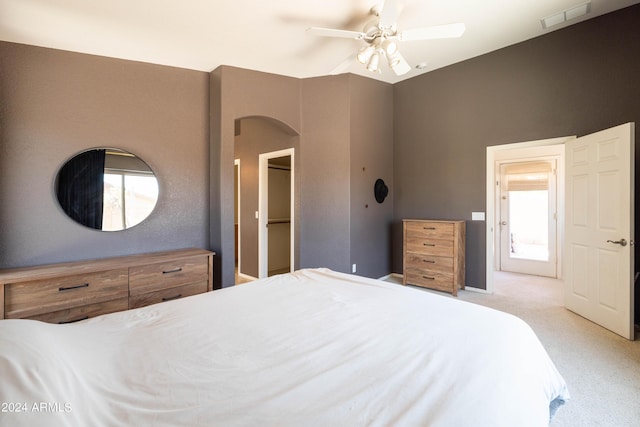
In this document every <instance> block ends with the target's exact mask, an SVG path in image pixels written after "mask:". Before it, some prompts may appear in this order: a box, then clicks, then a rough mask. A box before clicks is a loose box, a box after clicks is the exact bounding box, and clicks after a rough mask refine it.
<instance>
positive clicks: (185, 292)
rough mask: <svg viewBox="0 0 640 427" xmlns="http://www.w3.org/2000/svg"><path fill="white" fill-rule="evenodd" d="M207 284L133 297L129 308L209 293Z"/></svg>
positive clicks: (190, 285)
mask: <svg viewBox="0 0 640 427" xmlns="http://www.w3.org/2000/svg"><path fill="white" fill-rule="evenodd" d="M207 284H208V282H207V281H204V282H197V283H191V284H189V285H182V286H176V287H173V288H168V289H162V290H160V291H155V292H148V293H146V294H141V295H136V296H132V297H131V298H130V301H129V308H139V307H144V306H147V305H151V304H156V303H159V302H166V301H171V300H174V299H179V298H184V297H188V296H191V295H197V294H201V293H204V292H207Z"/></svg>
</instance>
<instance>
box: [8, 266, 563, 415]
mask: <svg viewBox="0 0 640 427" xmlns="http://www.w3.org/2000/svg"><path fill="white" fill-rule="evenodd" d="M0 372H1V375H2V379H1V381H2V384H1V387H0V402H2V405H3V407H2V410H3V412H2V413H0V425H3V426H4V425H6V426H57V425H64V426H66V425H68V426H197V425H208V426H225V427H226V426H305V427H307V426H456V427H458V426H475V427H481V426H492V427H497V426H509V427H513V426H543V425H548V423H549V419H550V416H551V415H552V413H553V412H554V410H555V408H557V407H558V406H559V405H561V404H562V403H563V402H564V401H565V400H566V399H568V397H569V396H568V392H567V388H566V384H565V382H564V380H563V379H562V377H561V376H560V375H559V374H558V372H557V370H556V368H555V366H554V365H553V363H552V362H551V360H550V359H549V357H548V355H547V353H546V352H545V350H544V348H543V347H542V345H541V344H540V342H539V340H538V339H537V337H536V336H535V334H534V333H533V332H532V330H531V329H530V328H529V326H527V325H526V324H525V323H524V322H523V321H521V320H520V319H518V318H516V317H514V316H511V315H509V314H505V313H502V312H499V311H495V310H491V309H488V308H485V307H481V306H478V305H474V304H470V303H465V302H462V301H459V300H456V299H452V298H447V297H444V296H440V295H434V294H431V293H428V292H424V291H420V290H416V289H412V288H407V287H403V286H401V285H394V284H390V283H386V282H382V281H378V280H371V279H365V278H361V277H358V276H353V275H346V274H341V273H335V272H332V271H330V270H327V269H308V270H301V271H298V272H296V273H291V274H286V275H281V276H274V277H271V278H269V279H265V280H260V281H257V282H253V283H249V284H245V285H241V286H236V287H233V288H227V289H223V290H219V291H214V292H210V293H207V294H202V295H198V296H193V297H188V298H184V299H182V300H177V301H172V302H167V303H162V304H156V305H152V306H149V307H145V308H141V309H136V310H130V311H126V312H120V313H113V314H109V315H104V316H100V317H96V318H94V319H90V320H87V321H84V322H80V323H75V324H69V325H53V324H48V323H42V322H38V321H32V320H2V321H0Z"/></svg>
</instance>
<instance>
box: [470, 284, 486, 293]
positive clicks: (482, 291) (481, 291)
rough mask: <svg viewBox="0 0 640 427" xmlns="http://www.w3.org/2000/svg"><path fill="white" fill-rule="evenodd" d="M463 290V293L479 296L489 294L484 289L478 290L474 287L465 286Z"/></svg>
mask: <svg viewBox="0 0 640 427" xmlns="http://www.w3.org/2000/svg"><path fill="white" fill-rule="evenodd" d="M464 290H465V291H469V292H478V293H481V294H489V293H490V292H489V291H487V290H486V289H480V288H476V287H474V286H469V285H465V286H464Z"/></svg>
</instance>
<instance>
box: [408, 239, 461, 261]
mask: <svg viewBox="0 0 640 427" xmlns="http://www.w3.org/2000/svg"><path fill="white" fill-rule="evenodd" d="M406 245H407V246H406V250H407V252H415V253H419V254H424V255H433V256H444V257H451V256H453V241H452V240H438V239H428V238H424V237H416V236H408V237H407V240H406Z"/></svg>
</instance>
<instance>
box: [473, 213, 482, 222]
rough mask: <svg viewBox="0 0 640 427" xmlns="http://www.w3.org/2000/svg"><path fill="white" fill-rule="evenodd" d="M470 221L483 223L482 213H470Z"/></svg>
mask: <svg viewBox="0 0 640 427" xmlns="http://www.w3.org/2000/svg"><path fill="white" fill-rule="evenodd" d="M471 220H472V221H484V212H471Z"/></svg>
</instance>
